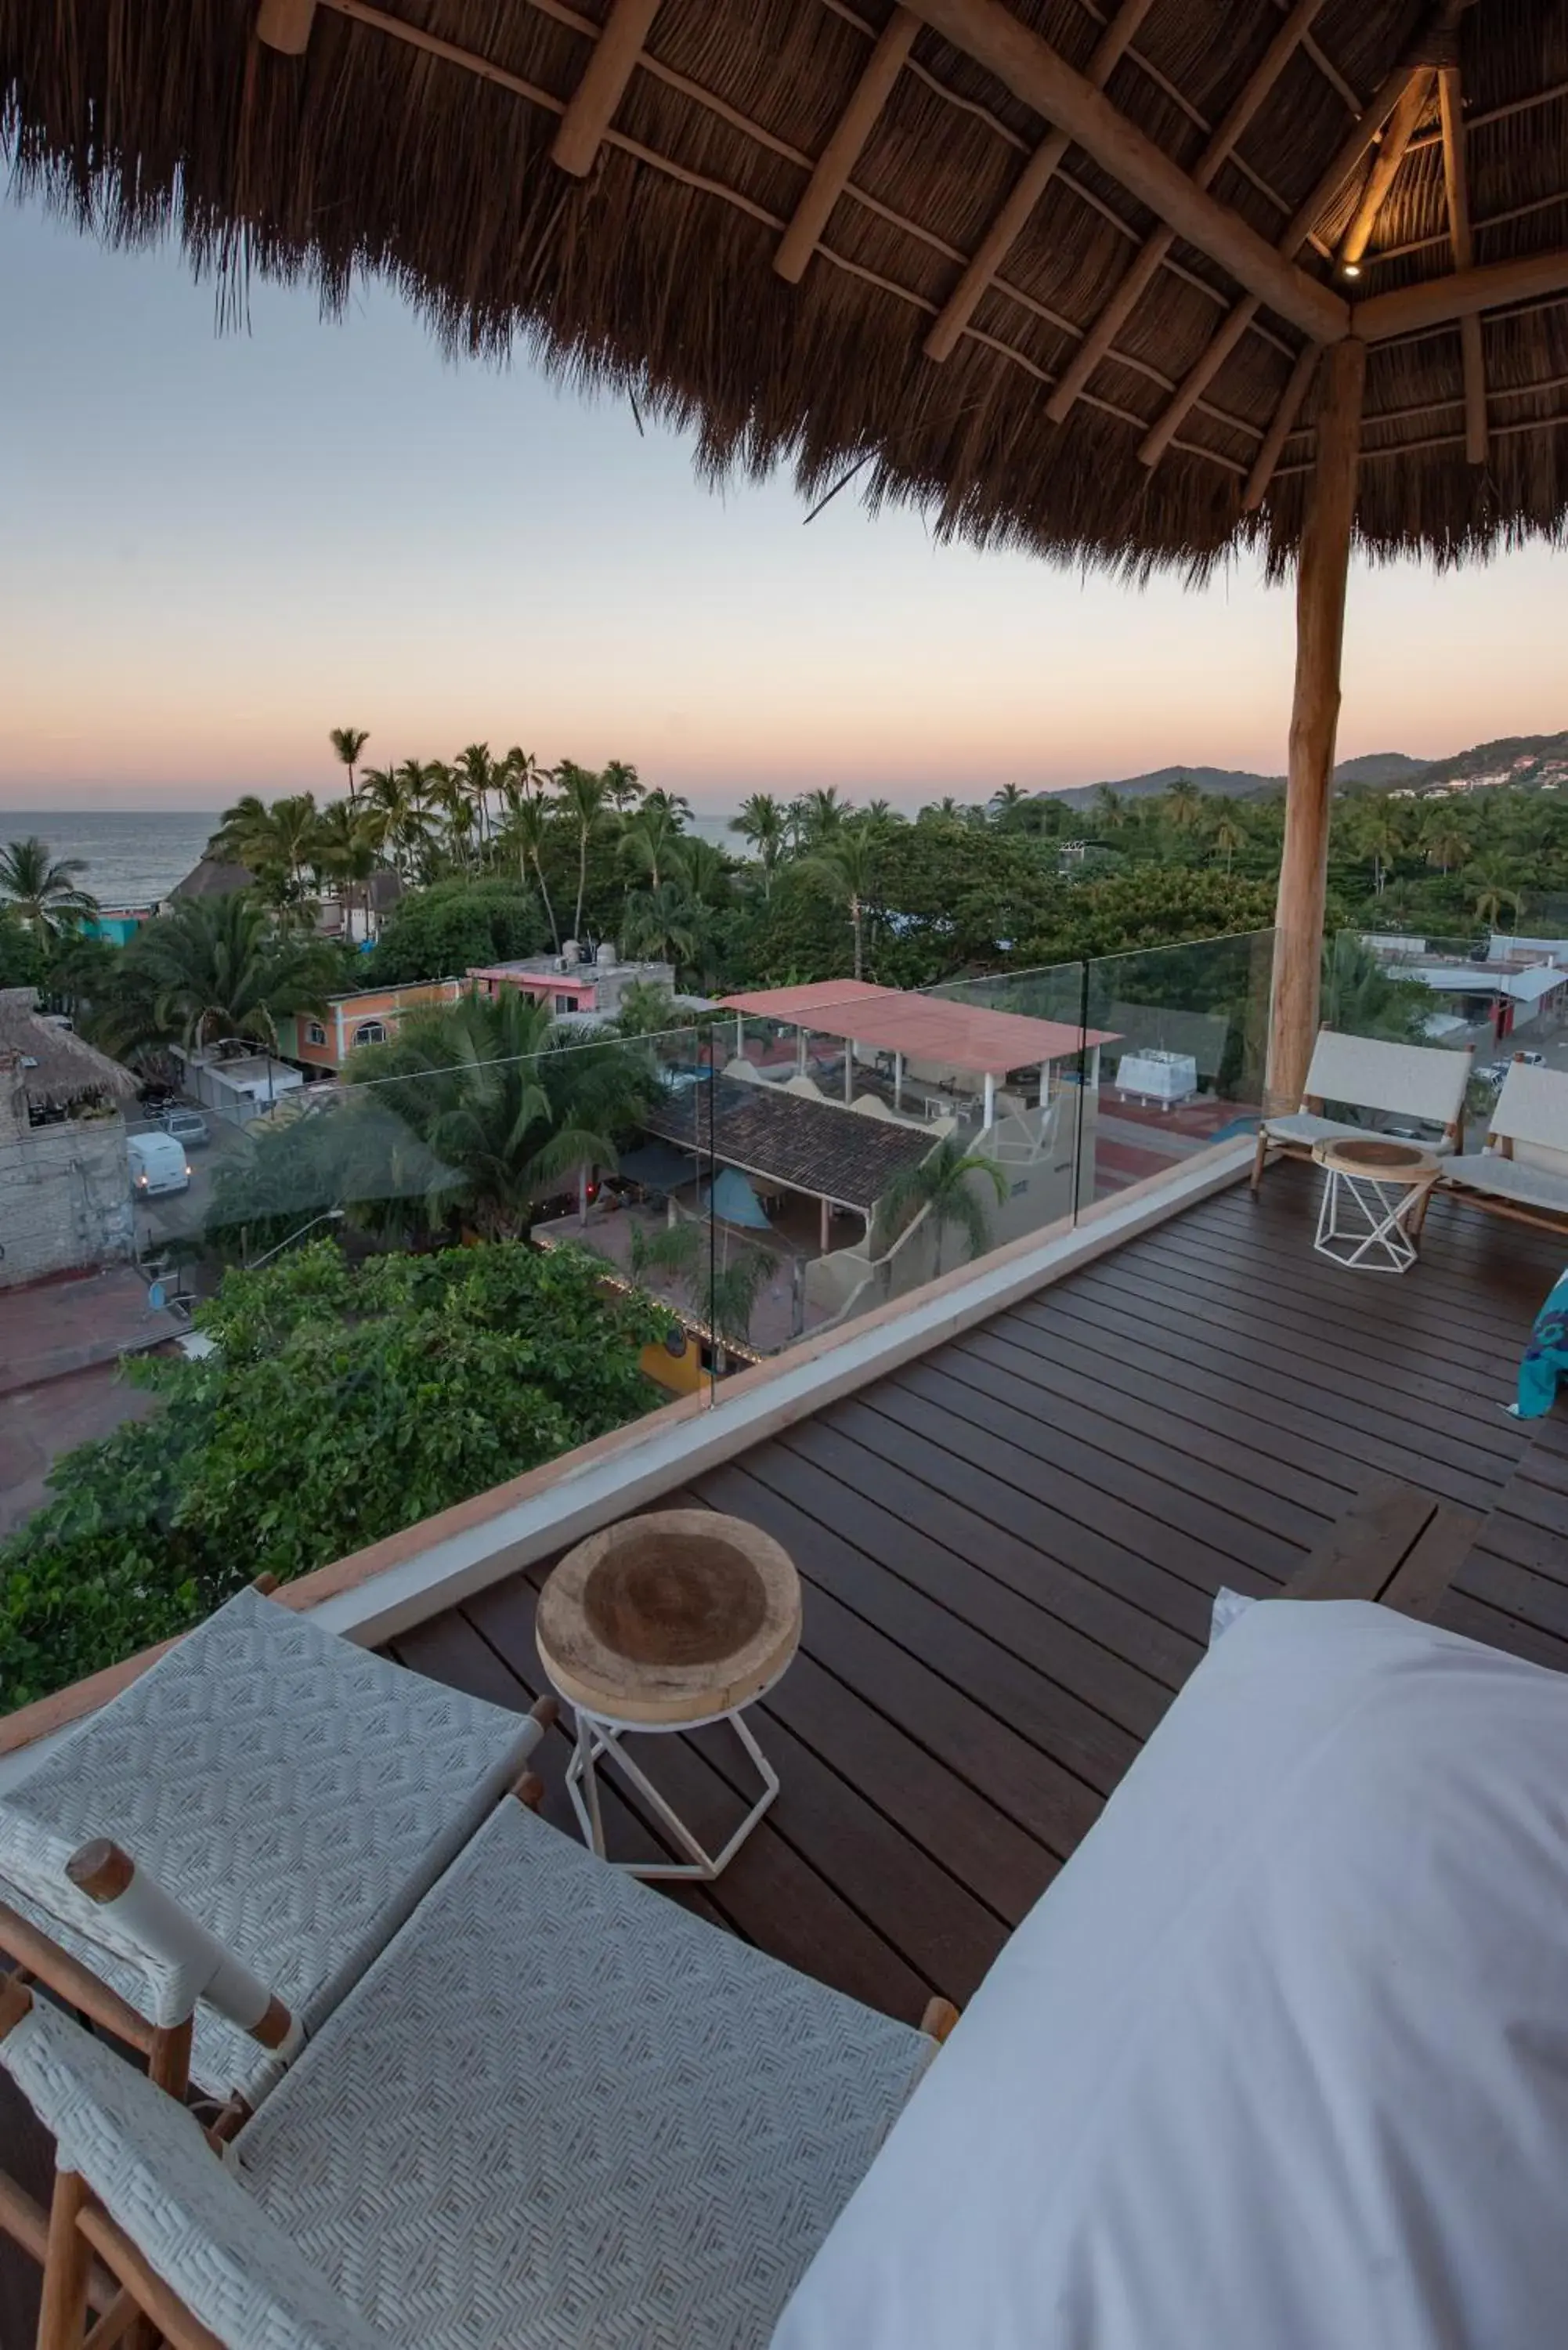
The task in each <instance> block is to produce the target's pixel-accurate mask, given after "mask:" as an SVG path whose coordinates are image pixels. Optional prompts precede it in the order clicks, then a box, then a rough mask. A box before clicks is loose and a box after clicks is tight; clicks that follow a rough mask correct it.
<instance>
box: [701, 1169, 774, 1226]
mask: <svg viewBox="0 0 1568 2350" xmlns="http://www.w3.org/2000/svg"><path fill="white" fill-rule="evenodd" d="M703 1205H704V1206H705V1207H706V1206H709V1205H711V1208H712V1211H713V1214H714V1215H715V1216H716V1217H717V1218H718V1220H719V1222H721V1223H722V1224H742V1225H743V1226H744V1227H745V1229H746V1230H747V1231H748V1232H771V1231H772V1230H773V1226H772V1225H771V1224H770V1223H769V1222H768V1220H767V1217H766V1215H765V1214H764V1213H763V1203H762V1201H760V1200H759V1199H758V1197H757V1195H756V1193H755V1192H754V1191H753V1189H752V1187H751V1185H750V1184H749V1183H748V1182H747V1180H746V1179H745V1177H744V1176H743V1175H741V1174H738V1173H737V1172H736V1170H735V1169H734V1168H733V1167H723V1168H721V1169H720V1170H719V1176H718V1180H717V1181H716V1182H715V1183H714V1185H713V1188H712V1190H711V1192H710V1193H709V1195H708V1198H707V1200H706V1201H704V1202H703Z"/></svg>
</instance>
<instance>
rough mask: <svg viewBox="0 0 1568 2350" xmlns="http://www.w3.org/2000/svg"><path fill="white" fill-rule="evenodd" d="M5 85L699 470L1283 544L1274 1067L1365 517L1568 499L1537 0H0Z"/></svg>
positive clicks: (133, 185) (1520, 521)
mask: <svg viewBox="0 0 1568 2350" xmlns="http://www.w3.org/2000/svg"><path fill="white" fill-rule="evenodd" d="M0 84H3V86H4V88H5V92H6V96H5V119H6V122H7V126H8V137H9V141H10V144H11V146H12V148H13V150H14V151H15V152H16V155H17V157H18V158H19V159H20V162H21V166H22V173H23V178H24V180H25V181H30V182H32V183H34V184H36V185H39V186H42V187H44V188H47V190H48V191H49V192H51V193H52V194H53V196H54V197H55V198H56V199H57V201H58V202H59V203H61V204H63V205H64V206H66V207H67V208H68V209H70V210H73V211H74V212H76V213H78V215H79V216H80V217H81V218H82V219H83V220H84V222H90V223H91V224H94V225H95V226H97V227H99V228H100V229H102V230H103V231H105V232H107V233H108V234H110V235H112V236H121V237H132V236H139V235H141V234H146V233H149V232H151V231H154V230H158V229H161V228H163V227H166V226H169V225H173V226H174V227H176V228H177V230H178V231H179V233H180V234H182V237H183V238H184V241H185V244H186V246H187V248H188V250H189V251H190V253H191V254H192V257H193V258H194V259H195V260H196V261H197V262H198V264H201V265H215V266H218V267H221V268H222V269H223V270H224V271H226V272H227V274H228V277H229V281H230V283H231V285H232V286H234V288H235V289H236V291H237V290H238V289H239V287H240V286H242V285H243V281H244V274H245V272H246V270H248V269H251V268H257V269H260V270H262V271H265V272H268V273H272V274H275V275H279V276H306V277H308V278H310V279H312V280H314V281H315V282H316V283H317V285H318V286H320V287H321V288H322V289H323V290H324V292H325V294H326V295H327V298H328V300H329V301H332V302H341V301H343V300H345V299H346V298H347V296H348V291H349V287H350V285H351V283H352V281H353V279H354V278H355V276H357V275H359V274H362V273H379V274H380V275H382V276H386V277H389V279H391V280H392V281H393V282H394V283H396V284H397V285H399V286H400V287H402V288H403V290H404V291H405V292H406V293H407V294H408V295H409V296H410V298H411V299H413V300H414V301H415V302H417V303H418V304H420V305H421V307H423V308H424V309H425V311H426V312H427V314H428V315H429V316H430V317H431V319H432V320H433V322H434V323H435V325H436V326H437V327H438V328H439V329H440V331H441V334H442V335H443V336H444V337H445V338H447V339H448V340H449V341H450V342H452V344H454V345H457V346H460V347H468V348H474V349H476V350H481V351H500V350H504V349H505V348H508V347H509V346H510V345H512V344H513V343H514V342H516V341H518V340H522V341H524V343H526V344H527V345H529V346H530V347H532V348H537V349H539V350H541V351H543V352H544V354H545V356H546V357H547V358H548V359H551V360H552V361H553V362H554V363H555V364H556V366H557V367H559V368H560V369H563V370H564V371H566V373H568V374H572V375H576V376H579V377H582V378H585V379H591V380H597V381H599V382H601V383H607V384H609V385H611V386H614V387H618V388H620V389H622V390H626V391H627V392H628V393H629V394H631V395H632V396H634V397H635V398H636V400H638V401H639V403H641V404H642V406H643V407H645V408H647V409H650V410H652V411H655V412H657V413H660V414H663V415H667V416H670V417H672V418H676V419H679V420H680V421H687V422H691V423H693V424H695V425H696V427H697V428H698V430H699V431H700V433H701V450H702V455H703V460H704V462H705V463H707V464H708V465H709V466H710V467H711V468H713V469H714V470H719V469H722V468H724V467H727V466H735V465H739V466H742V467H750V468H762V467H764V466H767V465H769V464H772V463H775V462H778V461H781V460H783V461H784V462H787V463H791V464H793V465H794V469H795V472H796V474H797V477H798V479H799V481H800V482H801V484H802V485H803V486H804V487H805V489H806V490H807V491H808V492H809V493H812V494H826V493H827V492H828V491H830V490H831V489H833V488H834V487H835V486H836V484H840V483H842V482H844V481H845V480H846V476H848V475H849V474H850V473H852V472H854V473H857V475H858V480H857V491H858V492H859V493H860V494H865V495H867V496H868V497H870V498H871V499H873V500H876V499H879V498H888V497H891V498H900V499H909V500H911V501H913V502H916V503H918V504H920V505H921V506H922V507H923V508H924V509H925V510H926V511H928V512H929V513H930V514H931V515H933V516H934V518H935V520H936V522H937V525H938V526H939V527H940V528H943V529H946V530H950V531H953V532H957V533H960V534H961V535H963V536H967V537H969V538H971V539H972V540H974V541H976V542H979V543H986V542H994V541H1007V542H1011V543H1013V544H1018V545H1022V546H1029V547H1033V548H1036V549H1038V550H1040V551H1041V552H1043V553H1045V554H1047V555H1053V556H1065V557H1069V558H1087V559H1090V560H1094V561H1103V562H1106V563H1109V564H1111V565H1113V566H1116V567H1119V568H1121V569H1123V570H1128V571H1132V572H1134V573H1137V572H1140V571H1143V570H1145V569H1147V568H1148V567H1152V566H1157V565H1160V564H1176V565H1179V566H1182V567H1187V568H1188V569H1189V570H1193V571H1198V572H1201V571H1202V570H1203V569H1205V568H1206V567H1208V566H1210V564H1212V563H1213V562H1214V561H1215V559H1216V558H1217V557H1219V556H1221V555H1222V554H1223V553H1224V552H1225V551H1226V550H1228V549H1230V548H1231V547H1233V546H1238V545H1244V544H1248V543H1251V544H1255V545H1257V546H1260V547H1261V548H1262V551H1263V553H1264V556H1265V557H1266V559H1267V560H1268V561H1269V562H1270V563H1271V564H1272V566H1273V567H1275V568H1280V567H1283V566H1285V565H1286V564H1288V563H1290V562H1291V561H1293V559H1294V558H1295V556H1297V554H1298V552H1301V554H1302V556H1303V563H1302V585H1301V591H1300V592H1301V595H1302V598H1303V674H1302V678H1301V681H1300V682H1299V685H1298V699H1297V711H1296V717H1295V722H1294V724H1293V761H1292V805H1293V809H1294V810H1295V811H1296V812H1297V813H1298V815H1299V816H1301V817H1302V819H1303V822H1304V824H1305V827H1306V829H1305V831H1304V832H1302V833H1301V836H1300V837H1299V838H1297V839H1296V840H1295V841H1294V842H1293V844H1292V843H1288V844H1287V853H1286V861H1285V865H1286V869H1285V881H1284V885H1283V890H1282V928H1283V929H1284V931H1285V932H1286V933H1287V941H1286V952H1285V955H1284V957H1283V963H1282V968H1283V970H1284V972H1285V976H1284V977H1283V978H1282V986H1283V987H1284V990H1285V993H1286V996H1287V998H1289V999H1290V1000H1291V1008H1290V1010H1289V1017H1288V1019H1287V1020H1286V1021H1285V1023H1284V1026H1285V1028H1287V1029H1288V1030H1289V1031H1290V1034H1291V1036H1292V1037H1293V1043H1292V1044H1291V1045H1290V1047H1289V1050H1288V1051H1286V1052H1285V1053H1284V1057H1283V1060H1282V1061H1281V1062H1280V1063H1279V1066H1280V1068H1281V1070H1282V1090H1284V1091H1287V1092H1288V1091H1289V1090H1291V1086H1292V1083H1293V1078H1294V1076H1295V1075H1296V1074H1297V1069H1296V1064H1297V1063H1298V1062H1303V1063H1304V1040H1305V1039H1306V1038H1307V1037H1309V1036H1310V1034H1311V1025H1312V1023H1311V1019H1310V1017H1309V1016H1308V1015H1309V1014H1310V1013H1311V1012H1312V1010H1313V1007H1314V1003H1315V979H1313V980H1312V981H1311V983H1310V985H1309V984H1308V982H1307V980H1306V979H1305V977H1304V976H1301V974H1304V973H1305V972H1306V970H1307V964H1308V962H1311V963H1312V965H1313V967H1314V969H1315V937H1314V938H1311V939H1309V937H1308V934H1307V932H1308V930H1310V919H1311V917H1312V913H1313V906H1314V901H1315V905H1316V908H1317V911H1318V914H1319V916H1321V905H1322V873H1321V867H1322V858H1321V853H1320V852H1321V841H1320V839H1319V837H1318V835H1319V833H1320V831H1321V827H1322V823H1323V820H1324V808H1323V805H1322V803H1323V796H1324V791H1325V790H1326V776H1327V774H1328V771H1329V769H1330V768H1331V766H1332V754H1333V731H1334V710H1335V709H1336V707H1337V664H1338V639H1339V626H1340V618H1341V610H1342V605H1341V598H1340V597H1339V596H1338V594H1337V593H1336V591H1335V589H1334V580H1335V578H1336V577H1337V578H1338V579H1339V580H1340V581H1341V583H1343V573H1344V566H1345V557H1346V553H1347V550H1348V546H1349V544H1350V540H1351V536H1352V534H1353V532H1354V534H1355V536H1356V537H1357V538H1358V539H1359V540H1360V542H1361V543H1362V544H1363V545H1364V546H1366V547H1368V548H1369V549H1371V550H1373V551H1375V552H1377V553H1381V554H1386V555H1392V554H1398V553H1406V552H1409V553H1417V554H1422V555H1427V556H1433V557H1435V558H1436V559H1438V561H1439V562H1444V561H1449V560H1453V559H1455V558H1457V557H1459V556H1465V555H1468V554H1471V553H1478V552H1480V551H1483V550H1485V549H1487V548H1490V547H1492V546H1497V545H1499V544H1500V543H1504V542H1508V541H1511V540H1513V539H1516V538H1519V537H1521V536H1527V535H1529V534H1532V533H1539V534H1542V535H1545V536H1552V537H1556V536H1560V535H1561V532H1562V525H1563V512H1564V507H1565V504H1568V0H1482V5H1466V0H1435V5H1432V0H1427V5H1421V4H1420V0H911V5H908V6H902V5H890V4H889V0H507V5H498V0H171V5H170V6H168V7H165V8H161V9H156V10H142V9H127V8H125V7H124V6H122V5H119V0H52V5H49V6H48V7H40V6H39V5H36V0H0ZM1314 515H1315V517H1316V520H1315V523H1314V520H1313V517H1314ZM1303 892H1304V895H1303ZM1303 921H1305V922H1306V924H1307V928H1306V929H1303ZM1309 946H1310V947H1311V949H1312V952H1311V954H1310V955H1308V953H1307V949H1308V947H1309ZM1298 966H1299V971H1298V978H1299V984H1298V979H1297V978H1292V977H1291V976H1290V972H1292V971H1293V970H1297V967H1298ZM1303 988H1304V989H1305V990H1306V993H1304V994H1303ZM1309 995H1310V996H1311V999H1312V1001H1311V1002H1309V1001H1308V1000H1307V998H1308V996H1309ZM1277 1008H1278V1007H1277ZM1282 1033H1283V1032H1282V1026H1281V1022H1280V1020H1279V1018H1278V1017H1277V1018H1276V1023H1275V1039H1276V1045H1277V1046H1278V1045H1281V1041H1282Z"/></svg>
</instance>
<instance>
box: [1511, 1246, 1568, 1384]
mask: <svg viewBox="0 0 1568 2350" xmlns="http://www.w3.org/2000/svg"><path fill="white" fill-rule="evenodd" d="M1565 1375H1568V1273H1565V1274H1563V1278H1562V1279H1561V1281H1559V1282H1558V1284H1557V1286H1556V1287H1555V1289H1553V1291H1552V1295H1550V1297H1548V1299H1547V1301H1546V1303H1545V1305H1543V1306H1542V1309H1541V1311H1540V1313H1539V1314H1538V1315H1536V1317H1535V1327H1534V1329H1533V1330H1532V1332H1531V1334H1530V1344H1529V1346H1528V1347H1526V1348H1525V1350H1524V1360H1523V1361H1522V1362H1521V1365H1520V1367H1519V1400H1518V1402H1517V1403H1516V1404H1515V1405H1514V1407H1513V1409H1514V1413H1515V1416H1516V1417H1517V1418H1518V1419H1544V1418H1545V1416H1546V1414H1547V1413H1548V1412H1549V1411H1550V1410H1551V1409H1552V1405H1553V1404H1554V1403H1555V1402H1556V1400H1557V1382H1558V1380H1559V1379H1560V1378H1563V1377H1564V1376H1565Z"/></svg>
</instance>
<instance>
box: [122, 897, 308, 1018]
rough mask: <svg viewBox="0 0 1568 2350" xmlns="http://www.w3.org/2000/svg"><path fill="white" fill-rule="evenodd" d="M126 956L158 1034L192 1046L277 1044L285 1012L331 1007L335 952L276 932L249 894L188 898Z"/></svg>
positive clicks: (143, 933)
mask: <svg viewBox="0 0 1568 2350" xmlns="http://www.w3.org/2000/svg"><path fill="white" fill-rule="evenodd" d="M126 954H127V957H128V958H134V962H135V965H136V972H137V975H138V976H139V977H140V978H142V979H143V980H144V981H145V982H146V983H147V984H148V986H149V987H150V989H151V998H152V1003H153V1011H154V1018H155V1021H156V1024H157V1028H158V1031H159V1033H160V1034H161V1035H178V1036H180V1037H181V1038H182V1040H183V1041H184V1042H185V1043H186V1044H188V1045H202V1044H206V1043H209V1042H210V1041H211V1040H212V1039H213V1037H216V1036H254V1037H255V1038H256V1039H257V1041H258V1042H259V1043H263V1044H265V1045H271V1046H275V1045H276V1043H277V1022H278V1021H279V1020H280V1019H282V1018H283V1017H284V1016H285V1015H286V1014H290V1013H300V1012H313V1013H319V1012H321V1011H322V1010H323V1009H324V1007H325V1004H326V1000H327V990H328V988H329V987H330V985H331V982H332V975H333V956H332V951H331V950H330V949H329V948H327V947H325V946H324V945H323V943H322V942H321V941H319V940H317V939H311V938H301V937H300V936H299V935H298V934H297V932H294V931H286V930H285V931H280V930H277V929H275V927H274V925H273V923H272V922H271V921H270V920H269V919H268V916H267V913H266V910H265V907H263V906H260V905H258V904H257V903H256V901H255V899H254V898H252V897H250V896H248V895H247V894H246V893H245V892H244V891H243V890H242V891H239V892H237V893H235V894H234V895H233V896H230V897H226V898H184V899H181V901H180V903H179V904H178V905H177V906H176V907H175V909H174V910H173V912H172V913H171V914H165V915H162V916H161V917H160V919H159V920H157V921H155V922H149V923H148V925H147V927H146V929H145V930H143V931H140V933H139V935H138V936H137V938H136V939H135V940H134V941H132V943H131V945H130V946H129V947H128V948H127V949H126ZM138 1041H144V1040H138Z"/></svg>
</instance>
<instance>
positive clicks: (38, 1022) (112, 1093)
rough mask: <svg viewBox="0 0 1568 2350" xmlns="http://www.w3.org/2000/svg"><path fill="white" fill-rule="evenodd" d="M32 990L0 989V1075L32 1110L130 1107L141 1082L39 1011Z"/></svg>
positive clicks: (20, 988) (35, 995) (128, 1071)
mask: <svg viewBox="0 0 1568 2350" xmlns="http://www.w3.org/2000/svg"><path fill="white" fill-rule="evenodd" d="M37 1003H38V998H37V993H36V990H35V989H33V988H31V987H0V1071H4V1073H5V1083H6V1084H7V1085H8V1086H15V1087H19V1089H20V1090H21V1092H23V1093H24V1094H25V1095H26V1097H27V1100H28V1102H29V1103H30V1104H31V1106H32V1107H33V1108H34V1109H53V1110H63V1109H69V1108H70V1107H72V1106H73V1104H75V1103H78V1102H81V1101H86V1100H88V1099H89V1098H97V1099H100V1100H103V1101H109V1102H113V1101H129V1100H130V1097H131V1096H132V1095H133V1094H134V1093H135V1091H136V1089H137V1080H136V1078H135V1077H134V1076H132V1075H131V1073H130V1070H129V1069H123V1068H121V1066H120V1065H119V1062H118V1061H111V1060H110V1059H109V1055H108V1054H107V1053H100V1052H99V1051H98V1049H97V1047H96V1046H94V1045H89V1044H88V1042H87V1039H86V1038H85V1037H83V1036H78V1035H77V1033H76V1031H75V1030H74V1029H72V1028H62V1027H61V1026H60V1025H59V1024H58V1023H57V1021H53V1020H50V1019H47V1018H46V1016H45V1015H44V1014H42V1013H41V1012H40V1011H39V1010H38V1008H37Z"/></svg>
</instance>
